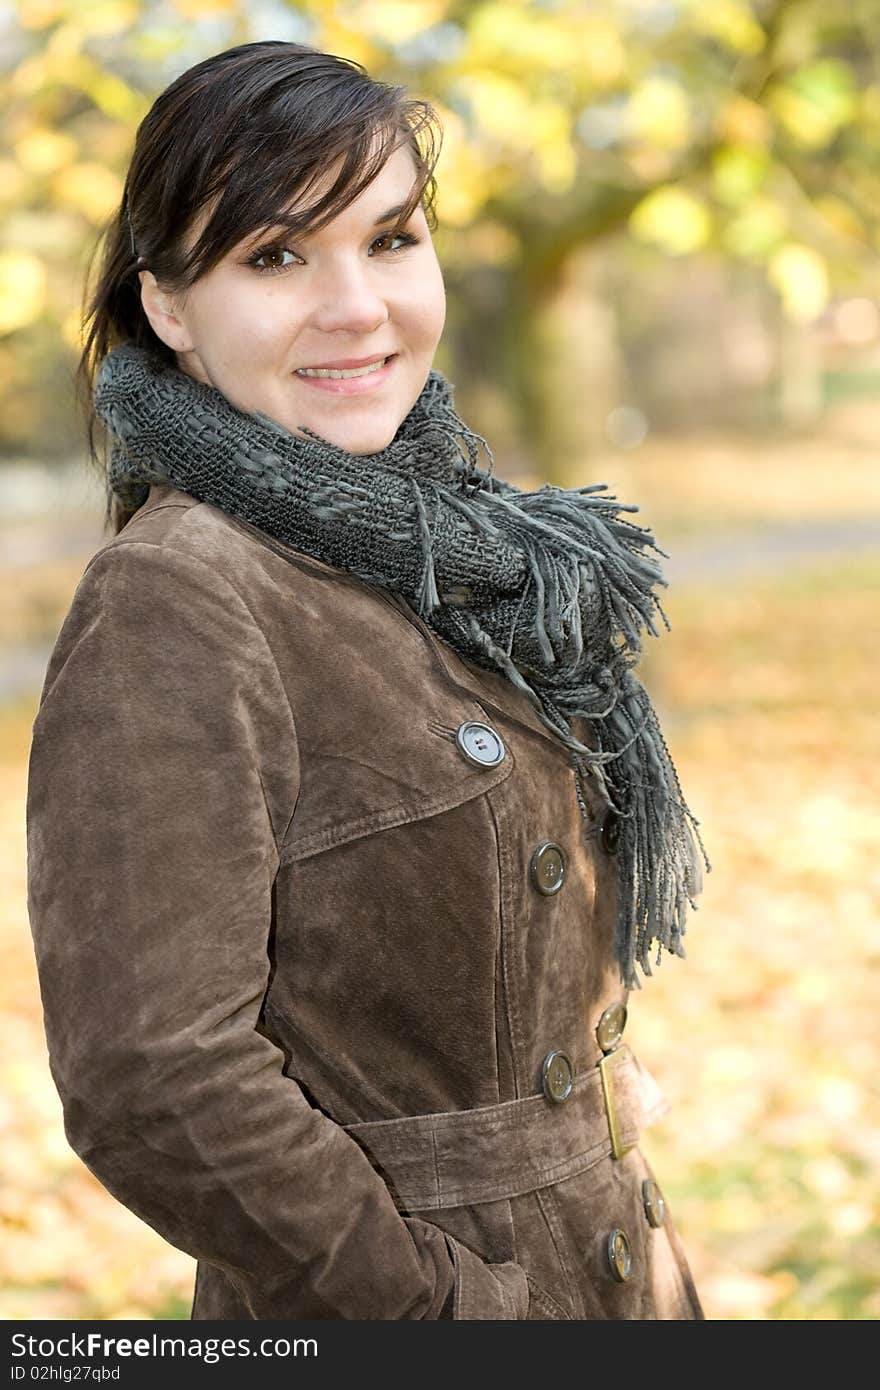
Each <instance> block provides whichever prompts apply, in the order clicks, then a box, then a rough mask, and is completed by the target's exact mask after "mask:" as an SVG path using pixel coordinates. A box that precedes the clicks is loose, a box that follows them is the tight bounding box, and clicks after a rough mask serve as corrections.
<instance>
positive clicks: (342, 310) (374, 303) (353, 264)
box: [312, 261, 390, 334]
mask: <svg viewBox="0 0 880 1390" xmlns="http://www.w3.org/2000/svg"><path fill="white" fill-rule="evenodd" d="M389 316H390V315H389V309H388V304H387V302H386V300H385V297H384V295H383V294H381V293H380V291H379V288H378V287H377V285H376V280H375V272H374V271H373V268H372V267H371V266H370V265H364V264H363V263H362V262H357V261H346V262H345V263H341V262H339V263H337V264H336V265H335V266H334V267H333V269H332V270H330V269H329V268H328V269H327V270H326V271H325V273H324V274H323V275H322V276H321V278H320V290H319V291H318V294H317V296H316V301H315V309H314V313H313V315H312V320H313V322H314V325H315V327H316V328H318V329H320V330H321V332H323V333H350V334H356V333H371V332H372V331H373V330H374V329H376V328H379V327H381V325H382V324H383V323H387V321H388V318H389Z"/></svg>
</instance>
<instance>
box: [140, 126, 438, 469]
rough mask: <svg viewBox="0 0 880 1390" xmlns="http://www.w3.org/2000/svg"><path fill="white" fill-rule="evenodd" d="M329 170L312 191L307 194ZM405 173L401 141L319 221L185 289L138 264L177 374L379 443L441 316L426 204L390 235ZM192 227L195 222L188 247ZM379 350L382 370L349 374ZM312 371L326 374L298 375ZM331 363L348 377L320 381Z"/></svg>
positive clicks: (413, 391) (400, 412) (351, 443)
mask: <svg viewBox="0 0 880 1390" xmlns="http://www.w3.org/2000/svg"><path fill="white" fill-rule="evenodd" d="M334 172H335V171H329V172H328V175H327V178H326V182H321V183H316V184H315V185H314V186H313V188H312V189H310V199H309V201H310V203H312V202H316V201H317V199H318V197H320V196H321V194H322V193H323V192H324V190H325V187H329V185H330V183H331V182H332V177H333V174H334ZM414 177H415V165H414V163H413V160H412V157H411V155H410V153H409V151H408V150H407V149H405V148H400V149H397V150H395V152H394V153H393V154H392V155H391V156H390V158H389V159H388V160H387V162H386V164H385V166H384V167H383V169H382V170H381V172H380V173H379V174H378V175H377V177H376V178H375V179H374V181H373V182H372V183H371V184H370V186H369V187H368V188H367V189H365V191H364V192H363V193H362V194H361V195H360V197H359V198H357V199H356V200H355V201H354V202H353V203H351V204H350V205H349V207H347V208H346V209H345V210H344V211H343V212H341V213H340V214H339V215H338V216H337V217H336V218H335V219H334V220H333V221H332V222H330V223H328V224H327V226H325V227H324V228H322V229H321V230H320V231H318V232H315V233H312V234H310V235H308V236H300V237H297V238H296V240H295V242H294V238H293V237H292V235H291V233H289V232H286V231H285V230H284V229H281V230H280V231H279V232H278V233H275V234H273V233H271V232H270V233H269V234H268V235H262V236H259V237H256V238H248V239H246V240H245V241H244V242H242V243H241V244H240V245H238V246H237V247H235V248H234V249H233V250H232V251H230V252H229V253H228V254H227V255H226V256H225V257H224V258H223V259H222V260H221V261H219V262H218V264H217V265H216V266H214V268H213V269H212V270H210V271H209V272H208V273H207V274H206V275H204V276H202V277H201V279H199V280H197V281H196V283H195V284H194V285H193V286H191V288H190V290H189V291H188V293H187V294H186V295H185V296H184V297H183V298H175V297H174V296H171V295H168V294H166V293H163V292H162V291H161V290H160V288H159V286H158V285H157V283H156V280H155V277H154V276H153V275H152V273H151V272H150V271H141V272H140V281H141V302H142V304H143V308H144V312H145V313H146V314H147V317H148V318H149V320H150V323H151V324H152V327H153V329H154V330H155V332H156V334H157V335H158V337H159V338H161V339H162V341H163V342H165V343H167V344H168V346H169V347H171V348H173V349H174V351H175V353H176V355H177V361H178V365H179V366H180V368H181V370H183V371H185V372H187V373H188V374H189V375H190V376H193V377H195V378H196V379H197V380H198V381H203V382H206V383H207V384H209V385H211V386H214V387H216V388H217V390H219V391H221V392H222V393H223V395H224V396H226V397H227V399H228V400H230V401H231V402H232V404H233V405H235V406H237V407H238V409H239V410H244V411H256V410H259V411H262V412H264V413H265V414H267V415H270V416H271V417H272V418H273V419H274V420H277V421H278V423H279V424H281V425H283V426H284V427H285V428H286V429H288V430H290V432H291V433H293V434H299V433H301V430H302V427H303V426H305V427H307V428H308V429H310V430H312V431H314V433H316V434H319V435H321V436H322V438H324V439H328V440H330V441H331V443H333V444H336V445H338V446H339V447H341V448H343V449H346V450H348V451H349V452H350V453H353V454H368V453H374V452H376V451H377V450H379V449H384V448H385V446H386V445H387V444H389V443H390V442H391V440H392V439H393V438H394V435H395V433H396V431H397V429H398V427H399V425H400V423H401V421H402V420H403V419H404V418H405V416H406V415H407V414H408V413H409V411H410V410H411V408H412V406H413V405H414V404H415V401H416V399H417V397H418V395H419V392H420V391H421V389H422V387H423V386H424V384H425V381H426V380H427V377H428V372H429V371H430V368H431V363H432V362H433V359H434V352H435V350H436V347H437V343H438V342H439V340H440V335H441V333H442V331H443V323H444V318H445V313H446V298H445V292H444V286H443V276H442V273H441V270H440V266H439V263H438V261H437V257H436V254H435V252H434V246H433V243H432V241H431V235H430V231H429V228H428V224H427V221H426V219H425V214H424V212H423V210H422V208H421V207H418V208H417V209H416V211H415V212H414V213H413V215H412V217H411V218H410V219H409V221H408V222H406V223H405V224H404V225H403V227H402V228H401V229H400V230H399V231H397V232H395V225H396V220H397V219H396V217H395V214H394V211H393V209H394V208H395V207H397V206H399V205H400V204H402V203H405V201H406V199H407V196H408V194H409V192H410V190H411V188H412V185H413V181H414ZM389 214H390V215H389ZM201 225H202V223H201V222H197V224H196V225H195V226H194V227H193V228H192V229H191V231H190V236H191V240H190V243H189V244H190V245H192V244H193V242H194V241H195V237H196V236H197V235H198V232H199V231H200V230H201ZM266 248H270V249H266ZM260 251H263V254H262V255H260ZM383 358H389V359H390V360H389V361H388V362H387V364H386V365H385V366H380V367H379V368H378V369H375V368H374V369H373V370H372V371H369V372H367V373H366V374H364V375H358V376H354V377H352V376H349V375H348V374H347V373H348V371H349V370H350V369H352V368H361V369H362V368H363V367H364V366H365V365H369V364H373V363H376V362H377V361H378V362H381V359H383ZM316 370H321V371H323V372H324V373H325V374H324V375H322V376H314V375H312V376H309V375H305V373H306V372H308V371H312V372H314V371H316ZM329 370H345V371H346V376H345V377H343V378H342V379H340V378H338V377H328V376H327V375H326V372H327V371H329Z"/></svg>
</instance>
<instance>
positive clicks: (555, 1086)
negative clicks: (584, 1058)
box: [542, 1052, 574, 1105]
mask: <svg viewBox="0 0 880 1390" xmlns="http://www.w3.org/2000/svg"><path fill="white" fill-rule="evenodd" d="M542 1081H543V1086H544V1095H545V1096H546V1097H547V1099H548V1100H552V1101H553V1103H554V1104H555V1105H561V1104H562V1102H563V1101H564V1100H568V1098H569V1096H570V1095H571V1089H572V1086H573V1085H574V1068H573V1067H572V1065H571V1061H570V1059H569V1058H568V1057H566V1055H565V1053H564V1052H548V1053H547V1056H546V1057H545V1058H544V1065H543V1067H542Z"/></svg>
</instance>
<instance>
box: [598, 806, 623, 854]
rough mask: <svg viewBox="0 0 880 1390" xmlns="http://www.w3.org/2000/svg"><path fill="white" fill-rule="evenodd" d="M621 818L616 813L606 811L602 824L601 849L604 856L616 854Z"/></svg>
mask: <svg viewBox="0 0 880 1390" xmlns="http://www.w3.org/2000/svg"><path fill="white" fill-rule="evenodd" d="M620 821H621V817H620V816H619V815H618V814H617V812H616V811H607V812H606V813H605V819H604V820H603V822H602V832H601V838H602V848H603V849H604V851H605V853H606V854H616V853H617V846H618V844H619V843H620Z"/></svg>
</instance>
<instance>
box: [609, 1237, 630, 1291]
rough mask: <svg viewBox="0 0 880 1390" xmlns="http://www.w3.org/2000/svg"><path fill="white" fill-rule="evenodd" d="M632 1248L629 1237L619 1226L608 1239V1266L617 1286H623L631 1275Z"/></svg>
mask: <svg viewBox="0 0 880 1390" xmlns="http://www.w3.org/2000/svg"><path fill="white" fill-rule="evenodd" d="M632 1263H633V1261H632V1248H631V1246H630V1243H629V1236H628V1235H627V1233H626V1231H624V1230H622V1228H621V1227H620V1226H617V1227H615V1229H614V1230H613V1231H612V1232H611V1235H610V1236H609V1237H608V1265H609V1268H610V1270H611V1273H612V1274H613V1275H614V1278H615V1279H616V1280H617V1282H618V1284H625V1283H626V1281H627V1279H628V1278H629V1276H630V1275H631V1274H632Z"/></svg>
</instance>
